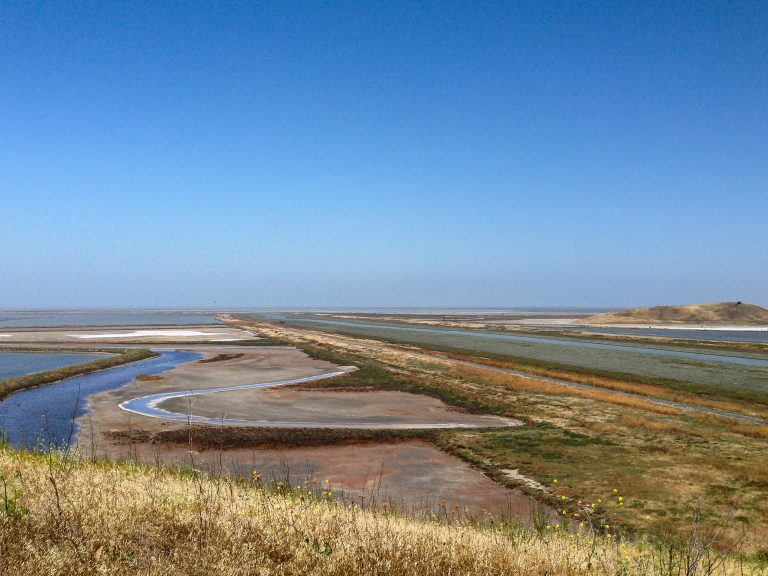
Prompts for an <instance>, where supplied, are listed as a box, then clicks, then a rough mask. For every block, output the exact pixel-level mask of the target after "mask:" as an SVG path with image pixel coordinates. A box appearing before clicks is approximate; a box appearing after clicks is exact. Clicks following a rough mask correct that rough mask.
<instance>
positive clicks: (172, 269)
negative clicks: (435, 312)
mask: <svg viewBox="0 0 768 576" xmlns="http://www.w3.org/2000/svg"><path fill="white" fill-rule="evenodd" d="M0 86H1V87H2V88H1V89H0V308H2V307H86V306H87V307H101V306H107V307H111V306H132V307H141V306H149V307H152V306H193V307H194V306H209V305H210V304H211V302H212V301H213V300H216V301H217V303H218V305H219V306H301V305H303V306H429V305H432V306H534V305H539V306H560V305H562V306H624V305H646V304H663V303H691V302H707V301H720V300H743V301H752V302H756V303H759V304H763V305H768V225H767V224H766V223H767V222H768V9H766V6H765V3H761V2H754V3H750V2H741V3H736V4H734V5H730V4H729V3H726V2H721V3H719V2H704V1H700V2H671V3H670V2H642V3H640V2H638V3H628V2H616V3H604V2H594V3H590V2H584V3H578V5H574V4H573V3H565V2H563V3H554V2H552V3H550V2H525V3H517V4H516V3H513V2H499V3H489V2H455V3H449V2H435V3H419V4H416V3H402V2H393V3H365V2H348V3H341V2H338V3H336V2H316V3H314V2H309V3H304V2H302V3H298V2H296V3H294V2H275V3H267V2H261V3H246V2H243V3H226V4H225V3H210V4H208V3H205V2H189V3H156V4H152V3H141V2H129V3H114V4H111V3H107V2H93V3H65V2H50V3H45V2H42V3H32V2H3V3H1V4H0Z"/></svg>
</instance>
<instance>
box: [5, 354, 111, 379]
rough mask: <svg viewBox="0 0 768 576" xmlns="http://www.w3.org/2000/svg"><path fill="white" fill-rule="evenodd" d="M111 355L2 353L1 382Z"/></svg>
mask: <svg viewBox="0 0 768 576" xmlns="http://www.w3.org/2000/svg"><path fill="white" fill-rule="evenodd" d="M109 356H111V354H44V353H37V352H0V380H7V379H8V378H17V377H19V376H26V375H27V374H34V373H35V372H46V371H48V370H56V369H57V368H64V367H65V366H76V365H77V364H85V363H86V362H92V361H94V360H100V359H101V358H108V357H109Z"/></svg>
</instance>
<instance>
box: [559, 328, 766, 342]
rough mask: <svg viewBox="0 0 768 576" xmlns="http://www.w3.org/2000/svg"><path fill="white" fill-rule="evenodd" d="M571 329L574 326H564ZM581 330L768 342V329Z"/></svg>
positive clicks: (584, 330)
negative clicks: (761, 330)
mask: <svg viewBox="0 0 768 576" xmlns="http://www.w3.org/2000/svg"><path fill="white" fill-rule="evenodd" d="M563 329H568V330H571V329H572V328H571V327H570V326H569V327H563ZM576 329H577V330H579V331H580V332H594V333H596V334H620V335H624V334H628V335H631V336H661V337H662V338H677V339H684V340H719V341H723V342H758V343H766V344H768V331H763V332H759V331H757V330H679V329H678V330H663V329H661V330H660V329H654V328H592V327H584V326H579V327H578V328H576Z"/></svg>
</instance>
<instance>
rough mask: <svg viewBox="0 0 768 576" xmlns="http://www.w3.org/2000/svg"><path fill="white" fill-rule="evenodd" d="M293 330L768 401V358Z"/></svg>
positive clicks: (512, 339) (458, 336)
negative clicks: (507, 359)
mask: <svg viewBox="0 0 768 576" xmlns="http://www.w3.org/2000/svg"><path fill="white" fill-rule="evenodd" d="M277 319H281V320H283V321H284V322H286V323H287V324H289V325H295V326H301V327H305V328H311V327H315V328H316V329H320V330H326V331H329V332H336V333H341V334H351V335H354V336H363V337H374V338H382V339H384V340H388V341H393V342H403V343H411V344H417V345H427V346H430V347H431V346H437V347H440V348H446V349H453V350H459V351H476V352H480V353H484V354H485V353H487V354H498V355H504V356H506V357H510V358H519V359H531V360H534V361H544V362H547V363H552V364H559V365H562V366H577V367H583V368H587V369H589V370H595V371H605V372H610V373H612V374H616V373H620V374H628V375H638V376H642V377H649V378H654V379H656V378H660V379H665V380H675V381H679V382H683V383H691V384H694V385H704V386H706V387H708V388H719V389H723V390H729V391H733V393H735V394H744V397H754V396H753V394H754V393H757V394H758V395H766V396H765V397H767V398H768V356H766V355H764V354H763V355H761V354H752V353H743V354H742V353H733V354H732V353H711V352H707V351H699V350H697V349H695V348H682V347H681V348H677V347H672V346H670V345H644V344H641V343H638V344H634V345H633V344H624V343H621V344H613V343H610V342H600V341H590V340H585V339H581V338H564V337H560V336H557V335H554V334H553V335H552V337H545V336H529V335H525V334H509V333H503V332H491V331H480V330H454V329H441V328H434V327H422V326H409V325H406V324H401V323H395V322H355V321H349V320H336V319H329V318H317V317H312V316H310V315H284V316H283V317H282V318H277Z"/></svg>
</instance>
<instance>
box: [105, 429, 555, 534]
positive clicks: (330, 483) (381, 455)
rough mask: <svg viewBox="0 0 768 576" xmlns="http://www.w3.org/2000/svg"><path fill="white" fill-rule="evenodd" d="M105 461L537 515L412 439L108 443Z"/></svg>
mask: <svg viewBox="0 0 768 576" xmlns="http://www.w3.org/2000/svg"><path fill="white" fill-rule="evenodd" d="M112 456H113V457H120V456H123V457H131V458H136V459H138V460H140V461H144V462H149V463H160V464H164V465H181V466H186V467H189V466H193V467H194V468H196V469H199V470H205V471H207V472H213V473H216V474H218V473H223V474H228V475H235V476H242V477H247V478H252V477H253V475H254V474H258V475H260V476H261V478H262V479H263V481H264V482H265V483H267V484H275V483H278V482H283V483H286V482H289V483H290V484H292V485H294V486H296V485H299V484H304V483H305V482H307V483H308V485H309V486H310V487H313V488H315V489H330V490H331V491H332V492H333V493H334V495H335V496H336V497H339V498H343V499H345V500H347V501H351V502H354V503H357V504H361V505H386V506H390V507H395V508H397V509H398V510H402V511H406V512H409V513H415V514H423V513H434V514H444V513H447V514H449V515H451V516H462V515H472V516H478V515H484V514H490V515H491V516H493V517H495V518H500V517H502V516H504V517H507V518H517V519H519V520H521V521H522V522H526V523H528V522H530V521H531V518H532V515H533V514H534V513H535V511H536V510H537V509H540V508H539V505H537V503H536V501H535V500H534V499H533V498H531V497H530V496H527V495H525V494H524V493H522V492H520V491H518V490H511V489H509V488H505V487H503V486H501V485H499V484H497V483H495V482H493V481H492V480H490V479H489V478H488V477H486V476H485V475H484V474H482V473H481V472H480V471H478V470H476V469H474V468H472V467H471V466H469V465H468V464H466V463H464V462H462V461H461V460H459V459H458V458H456V457H454V456H450V455H448V454H445V453H444V452H441V451H440V450H438V449H437V448H435V447H434V446H433V445H431V444H429V443H427V442H423V441H419V440H409V441H404V442H392V443H371V444H365V445H360V444H353V445H344V446H317V447H307V448H291V449H269V448H268V449H263V448H262V449H258V450H256V449H232V450H223V451H218V450H207V451H204V452H192V453H190V452H189V447H188V446H187V445H184V444H175V445H167V444H164V445H151V444H147V443H140V444H133V445H128V444H123V445H115V446H113V447H112ZM326 481H327V482H326Z"/></svg>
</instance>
